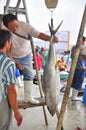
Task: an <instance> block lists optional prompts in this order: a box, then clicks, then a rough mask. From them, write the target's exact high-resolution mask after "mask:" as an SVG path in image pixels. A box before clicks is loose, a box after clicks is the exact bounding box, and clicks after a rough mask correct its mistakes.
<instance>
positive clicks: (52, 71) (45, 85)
mask: <svg viewBox="0 0 86 130" xmlns="http://www.w3.org/2000/svg"><path fill="white" fill-rule="evenodd" d="M55 57H56V56H55V48H54V44H53V43H52V41H50V46H49V52H48V57H47V60H46V65H45V68H44V71H43V77H42V89H43V92H44V96H45V102H46V105H47V108H48V111H49V113H50V114H51V115H52V116H54V114H55V112H56V109H57V104H58V99H59V95H60V75H59V70H58V68H57V67H56V66H55V64H56V63H55V61H56V58H55Z"/></svg>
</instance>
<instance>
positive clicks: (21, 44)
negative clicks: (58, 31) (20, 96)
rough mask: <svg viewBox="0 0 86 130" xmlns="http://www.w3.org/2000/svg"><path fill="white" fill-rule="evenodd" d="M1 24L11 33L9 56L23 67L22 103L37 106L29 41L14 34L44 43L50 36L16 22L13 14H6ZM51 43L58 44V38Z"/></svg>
mask: <svg viewBox="0 0 86 130" xmlns="http://www.w3.org/2000/svg"><path fill="white" fill-rule="evenodd" d="M3 24H4V25H5V27H6V28H7V29H8V30H9V31H10V32H12V38H11V43H12V45H11V55H12V57H13V58H14V59H15V61H16V62H19V63H20V64H21V65H22V66H23V67H24V69H23V70H22V74H23V76H24V101H25V102H30V103H32V104H37V103H39V102H38V101H37V100H35V99H34V98H33V96H32V89H33V77H34V76H33V67H32V57H31V45H30V41H29V40H25V39H24V38H21V37H20V36H17V35H15V34H14V32H16V33H17V34H20V35H22V36H24V37H26V36H27V35H31V36H32V37H35V38H39V39H41V40H45V41H49V40H50V36H48V35H46V34H44V33H40V32H39V31H37V30H36V29H35V28H33V27H32V26H31V25H30V24H29V23H24V22H21V21H18V20H17V17H16V16H15V15H13V14H6V15H5V16H4V17H3ZM53 42H54V43H55V42H58V38H57V37H54V39H53Z"/></svg>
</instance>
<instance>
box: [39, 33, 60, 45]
mask: <svg viewBox="0 0 86 130" xmlns="http://www.w3.org/2000/svg"><path fill="white" fill-rule="evenodd" d="M38 38H39V39H41V40H44V41H49V40H50V36H48V35H46V34H44V33H40V34H39V36H38ZM53 42H54V43H56V42H58V38H57V37H56V36H54V38H53Z"/></svg>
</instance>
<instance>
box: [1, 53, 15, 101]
mask: <svg viewBox="0 0 86 130" xmlns="http://www.w3.org/2000/svg"><path fill="white" fill-rule="evenodd" d="M14 83H15V64H14V63H13V62H12V61H11V60H10V59H9V58H8V57H7V55H6V54H5V53H4V52H0V102H1V101H2V100H3V99H5V98H7V87H8V86H9V85H10V84H14Z"/></svg>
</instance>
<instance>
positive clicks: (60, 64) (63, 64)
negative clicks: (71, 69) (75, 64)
mask: <svg viewBox="0 0 86 130" xmlns="http://www.w3.org/2000/svg"><path fill="white" fill-rule="evenodd" d="M58 67H59V70H60V71H67V67H68V66H67V64H66V62H65V58H64V56H62V57H61V59H60V61H58Z"/></svg>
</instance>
